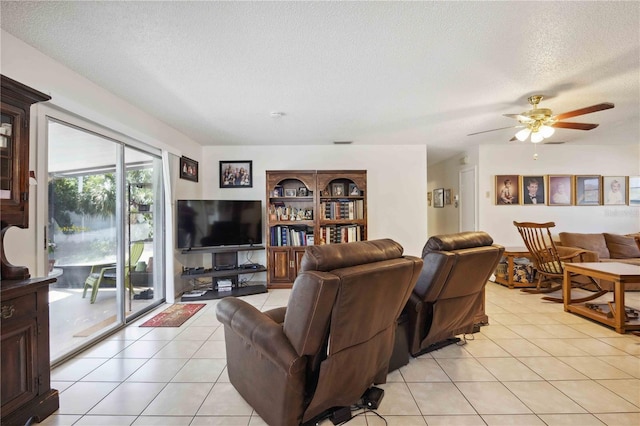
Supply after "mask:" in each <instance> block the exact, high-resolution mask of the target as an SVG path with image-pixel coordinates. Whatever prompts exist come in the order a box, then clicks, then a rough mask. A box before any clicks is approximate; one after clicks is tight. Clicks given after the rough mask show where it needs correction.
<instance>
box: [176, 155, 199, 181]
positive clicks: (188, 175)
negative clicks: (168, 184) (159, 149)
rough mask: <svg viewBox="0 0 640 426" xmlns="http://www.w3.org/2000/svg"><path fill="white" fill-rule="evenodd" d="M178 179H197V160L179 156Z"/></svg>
mask: <svg viewBox="0 0 640 426" xmlns="http://www.w3.org/2000/svg"><path fill="white" fill-rule="evenodd" d="M180 179H186V180H190V181H193V182H197V181H198V162H197V161H196V160H192V159H191V158H187V157H180Z"/></svg>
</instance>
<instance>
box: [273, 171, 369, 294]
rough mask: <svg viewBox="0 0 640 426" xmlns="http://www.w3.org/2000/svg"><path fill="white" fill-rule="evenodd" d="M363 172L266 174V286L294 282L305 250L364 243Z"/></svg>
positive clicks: (282, 172)
mask: <svg viewBox="0 0 640 426" xmlns="http://www.w3.org/2000/svg"><path fill="white" fill-rule="evenodd" d="M366 193H367V172H366V171H365V170H277V171H267V172H266V199H267V203H266V204H267V206H266V208H267V270H268V272H267V286H268V287H269V288H289V287H291V285H292V284H293V281H294V280H295V278H296V276H297V275H298V269H299V266H300V262H301V261H302V256H303V255H304V252H305V248H306V246H308V245H314V244H331V243H334V244H335V243H340V242H345V243H346V242H352V241H364V240H366V239H367V203H366Z"/></svg>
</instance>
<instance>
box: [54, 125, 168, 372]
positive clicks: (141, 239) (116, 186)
mask: <svg viewBox="0 0 640 426" xmlns="http://www.w3.org/2000/svg"><path fill="white" fill-rule="evenodd" d="M47 127H48V157H47V158H48V172H49V182H48V193H49V196H48V200H49V205H48V227H47V240H48V241H47V243H48V249H49V263H50V272H49V273H50V275H51V276H55V277H57V282H56V283H55V284H53V285H52V286H51V287H50V291H49V307H50V332H51V339H50V340H51V360H52V361H53V362H54V363H55V362H56V361H58V360H61V359H63V358H64V357H66V356H67V355H68V354H70V353H72V352H75V351H77V350H79V349H80V348H82V347H83V346H86V345H89V344H90V343H92V342H93V341H95V340H97V339H99V338H101V337H102V336H103V335H105V334H106V333H107V332H108V331H109V330H111V329H113V328H116V327H120V326H122V325H124V324H125V323H126V321H127V319H132V318H134V317H136V316H139V315H141V314H142V313H144V312H146V311H148V310H150V309H151V308H152V307H153V306H155V305H157V304H159V303H161V302H162V301H164V284H163V283H164V280H163V279H162V274H163V269H162V268H161V267H158V266H159V265H163V264H164V246H163V241H164V239H163V237H164V231H163V226H162V225H163V220H164V219H163V205H164V203H163V201H162V200H163V198H162V194H163V190H162V182H163V180H162V164H161V158H160V157H159V156H157V155H154V154H151V153H148V152H145V151H143V150H142V149H137V148H132V147H129V146H127V145H125V144H124V143H122V142H120V141H118V140H114V139H111V138H109V137H106V136H102V135H98V134H96V133H93V132H90V131H87V130H84V129H81V128H79V127H74V126H72V125H67V124H66V123H62V122H59V121H56V120H54V119H49V121H48V125H47Z"/></svg>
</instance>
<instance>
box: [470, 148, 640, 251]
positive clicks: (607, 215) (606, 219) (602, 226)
mask: <svg viewBox="0 0 640 426" xmlns="http://www.w3.org/2000/svg"><path fill="white" fill-rule="evenodd" d="M536 148H537V152H538V159H537V160H534V159H533V153H534V151H533V145H532V144H530V143H529V144H522V145H518V144H514V145H505V144H503V145H482V146H480V151H479V173H478V180H479V182H478V183H479V196H480V198H479V215H480V217H479V218H480V221H479V227H480V229H481V230H483V231H487V232H488V233H489V234H490V235H491V236H492V237H493V239H494V240H495V241H496V242H497V243H499V244H502V245H506V246H521V245H522V240H521V238H520V235H519V234H518V232H517V231H516V229H515V226H514V225H513V221H514V220H515V221H518V222H526V221H531V222H555V223H556V227H555V230H556V231H555V232H554V235H557V234H558V233H559V232H563V231H567V232H610V233H620V234H626V233H632V232H638V231H640V207H637V206H634V207H631V206H547V205H526V206H525V205H514V206H505V205H496V204H495V176H496V175H509V174H514V175H523V176H527V175H534V176H540V175H548V174H569V175H602V176H638V175H640V145H638V144H636V145H621V146H615V147H610V146H583V145H581V146H576V145H573V146H572V145H571V144H570V143H567V144H564V145H541V146H538V147H536Z"/></svg>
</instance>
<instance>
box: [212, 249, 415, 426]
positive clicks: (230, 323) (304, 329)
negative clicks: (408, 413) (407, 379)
mask: <svg viewBox="0 0 640 426" xmlns="http://www.w3.org/2000/svg"><path fill="white" fill-rule="evenodd" d="M402 252H403V248H402V246H400V244H398V243H396V242H394V241H392V240H389V239H386V240H374V241H363V242H353V243H346V244H329V245H323V246H309V247H307V249H306V252H305V255H304V257H303V259H302V262H301V267H300V272H299V274H298V277H297V278H296V280H295V282H294V284H293V287H292V289H291V294H290V297H289V301H288V304H287V307H286V308H278V309H273V310H270V311H266V312H260V311H259V310H258V309H256V308H255V307H253V306H251V305H249V304H248V303H246V302H244V301H243V300H241V299H237V298H234V297H227V298H225V299H222V300H221V301H220V302H219V303H218V306H217V310H216V314H217V318H218V320H219V321H220V322H221V323H222V324H224V334H225V342H226V351H227V371H228V373H229V379H230V381H231V383H232V384H233V386H234V387H235V388H236V389H237V390H238V392H239V393H240V394H241V395H242V397H243V398H244V399H245V400H246V401H247V402H248V403H249V404H250V405H251V406H252V407H253V408H254V409H255V410H256V412H257V413H258V414H259V415H260V416H261V417H262V419H263V420H264V421H265V422H267V423H268V424H269V425H273V426H287V425H298V424H300V423H303V422H308V421H310V420H312V419H315V418H317V417H318V416H319V415H321V414H322V413H325V412H327V410H329V409H331V408H332V407H344V406H350V405H352V404H355V403H357V402H358V400H359V399H360V397H361V396H362V395H363V393H364V392H365V391H366V390H367V389H368V388H369V387H370V386H371V385H372V384H380V383H385V382H386V376H387V370H388V367H389V359H390V356H391V352H392V349H393V344H394V338H395V331H396V320H397V318H398V317H399V315H400V313H401V311H402V309H403V307H404V305H405V303H406V301H407V299H408V298H409V295H410V293H411V290H412V289H413V286H414V285H415V282H416V280H417V279H418V275H419V274H420V270H421V269H422V260H421V259H420V258H417V257H413V256H403V255H402Z"/></svg>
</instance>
